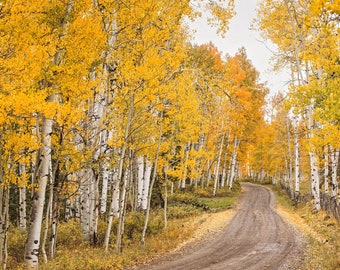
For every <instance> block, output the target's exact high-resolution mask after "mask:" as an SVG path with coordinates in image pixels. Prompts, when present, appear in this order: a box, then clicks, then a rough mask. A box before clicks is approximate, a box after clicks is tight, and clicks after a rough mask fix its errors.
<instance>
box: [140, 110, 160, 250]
mask: <svg viewBox="0 0 340 270" xmlns="http://www.w3.org/2000/svg"><path fill="white" fill-rule="evenodd" d="M162 120H163V113H162V116H161V119H160V122H161V124H160V127H159V135H158V143H157V151H156V157H155V162H154V168H153V173H152V179H151V185H150V188H149V192H148V196H147V208H146V213H145V222H144V228H143V231H142V238H141V241H142V244H143V245H144V244H145V235H146V230H147V227H148V223H149V216H150V208H151V196H152V189H153V186H154V183H155V181H156V175H157V165H158V157H159V152H160V148H161V142H162Z"/></svg>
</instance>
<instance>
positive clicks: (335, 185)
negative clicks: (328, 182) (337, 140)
mask: <svg viewBox="0 0 340 270" xmlns="http://www.w3.org/2000/svg"><path fill="white" fill-rule="evenodd" d="M330 153H331V162H332V194H331V196H332V198H333V200H336V201H337V202H338V203H339V201H340V196H339V194H338V193H339V187H338V179H337V178H338V173H337V172H338V164H339V154H340V149H334V150H333V149H332V147H330ZM337 196H339V197H338V198H337Z"/></svg>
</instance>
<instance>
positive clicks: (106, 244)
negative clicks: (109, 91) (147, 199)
mask: <svg viewBox="0 0 340 270" xmlns="http://www.w3.org/2000/svg"><path fill="white" fill-rule="evenodd" d="M129 105H130V106H129V111H128V118H127V123H126V126H125V132H124V144H123V146H122V148H121V152H120V157H119V167H118V175H117V181H116V185H115V188H116V191H115V190H114V193H115V192H116V193H118V192H119V186H120V181H121V179H122V175H123V166H124V160H125V153H126V143H127V140H128V137H129V133H130V128H131V124H132V118H133V108H134V96H133V95H131V96H130V104H129ZM118 198H119V196H118ZM116 200H117V197H115V196H114V194H113V195H112V198H111V203H110V215H109V219H108V224H107V228H106V233H105V238H104V248H105V252H108V249H109V241H110V233H111V228H112V221H113V217H114V207H115V205H116ZM118 203H119V202H118ZM120 210H121V209H120ZM120 210H118V211H117V212H119V211H120Z"/></svg>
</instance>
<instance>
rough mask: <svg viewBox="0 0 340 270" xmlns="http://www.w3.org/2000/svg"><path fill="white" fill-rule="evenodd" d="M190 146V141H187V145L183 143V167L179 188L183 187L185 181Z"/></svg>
mask: <svg viewBox="0 0 340 270" xmlns="http://www.w3.org/2000/svg"><path fill="white" fill-rule="evenodd" d="M190 146H191V143H190V142H189V143H188V145H187V146H186V145H184V152H185V157H184V168H183V176H182V181H181V189H185V182H186V179H187V169H188V159H189V152H190Z"/></svg>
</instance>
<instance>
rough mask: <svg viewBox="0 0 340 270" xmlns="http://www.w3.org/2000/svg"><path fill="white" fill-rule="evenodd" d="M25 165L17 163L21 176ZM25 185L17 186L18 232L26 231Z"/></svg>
mask: <svg viewBox="0 0 340 270" xmlns="http://www.w3.org/2000/svg"><path fill="white" fill-rule="evenodd" d="M25 170H26V168H25V165H24V164H22V163H20V164H19V173H20V175H21V176H22V175H23V174H24V173H25ZM26 219H27V217H26V185H25V184H23V185H22V186H21V187H19V228H20V233H21V234H24V233H26V223H27V220H26Z"/></svg>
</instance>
